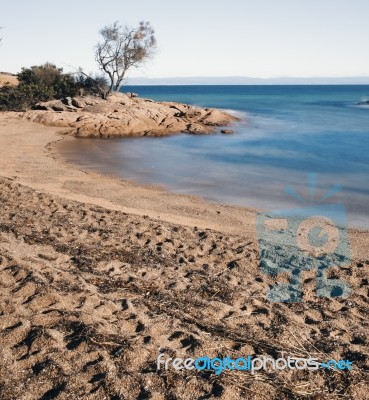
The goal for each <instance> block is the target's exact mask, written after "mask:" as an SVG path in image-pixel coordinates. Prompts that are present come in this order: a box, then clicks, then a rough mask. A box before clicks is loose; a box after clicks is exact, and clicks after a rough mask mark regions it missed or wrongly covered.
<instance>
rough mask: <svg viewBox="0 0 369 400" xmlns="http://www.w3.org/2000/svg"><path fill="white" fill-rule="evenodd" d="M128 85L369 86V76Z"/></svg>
mask: <svg viewBox="0 0 369 400" xmlns="http://www.w3.org/2000/svg"><path fill="white" fill-rule="evenodd" d="M127 85H369V76H366V77H345V78H331V77H321V78H289V77H286V78H248V77H242V76H229V77H178V78H129V79H128V81H127Z"/></svg>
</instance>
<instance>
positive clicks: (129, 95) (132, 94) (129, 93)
mask: <svg viewBox="0 0 369 400" xmlns="http://www.w3.org/2000/svg"><path fill="white" fill-rule="evenodd" d="M126 96H127V97H129V98H130V99H133V98H134V97H138V94H137V93H132V92H127V93H126Z"/></svg>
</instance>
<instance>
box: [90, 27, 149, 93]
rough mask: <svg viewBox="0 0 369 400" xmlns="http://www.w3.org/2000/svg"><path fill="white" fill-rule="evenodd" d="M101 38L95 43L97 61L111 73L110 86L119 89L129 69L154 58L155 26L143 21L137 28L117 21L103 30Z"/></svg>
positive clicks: (106, 71)
mask: <svg viewBox="0 0 369 400" xmlns="http://www.w3.org/2000/svg"><path fill="white" fill-rule="evenodd" d="M100 35H101V37H102V41H101V42H99V43H98V44H97V46H96V61H97V63H98V64H99V67H100V69H101V70H102V71H104V72H105V73H106V74H107V75H108V76H109V83H110V86H109V89H108V90H107V91H106V92H105V98H106V97H107V96H108V95H109V94H110V93H111V91H112V90H114V89H115V91H119V90H120V88H121V86H122V82H123V79H124V77H125V76H126V73H127V71H128V70H129V69H130V68H131V67H139V66H140V65H141V64H142V63H143V62H145V61H146V60H148V59H149V58H151V57H152V56H153V55H154V53H155V49H156V39H155V32H154V29H153V28H152V27H151V25H150V23H149V22H144V21H141V22H140V23H139V25H138V27H137V28H128V27H127V26H126V27H122V26H121V25H119V23H118V22H117V21H116V22H114V23H113V24H112V25H110V26H106V27H105V28H103V29H102V30H101V31H100Z"/></svg>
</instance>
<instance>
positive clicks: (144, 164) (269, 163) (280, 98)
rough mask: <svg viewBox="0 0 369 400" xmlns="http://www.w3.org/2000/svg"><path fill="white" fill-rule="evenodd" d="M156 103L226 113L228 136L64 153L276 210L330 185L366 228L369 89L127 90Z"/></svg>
mask: <svg viewBox="0 0 369 400" xmlns="http://www.w3.org/2000/svg"><path fill="white" fill-rule="evenodd" d="M124 90H125V91H130V92H136V93H138V94H139V95H140V97H148V98H152V99H154V100H166V101H180V102H185V103H189V104H195V105H199V106H207V107H217V108H222V109H226V110H231V112H233V113H235V114H236V115H237V116H239V117H240V118H241V119H242V120H241V122H239V123H236V124H235V126H234V127H233V128H232V129H234V130H235V133H234V134H233V135H222V134H220V133H217V134H215V135H210V136H194V135H186V134H178V135H175V136H171V137H167V138H129V139H114V140H100V139H83V140H82V139H76V141H75V143H73V146H72V147H71V146H69V147H68V148H65V149H64V151H63V152H64V155H65V156H66V157H67V158H68V159H70V160H72V161H74V162H78V163H79V164H81V165H83V166H84V167H91V168H94V169H97V170H99V171H102V172H107V173H110V174H115V175H118V176H120V177H122V178H124V179H133V180H136V181H138V182H141V183H155V184H160V185H163V186H164V187H166V188H168V189H169V190H173V191H176V192H180V193H189V194H195V195H200V196H203V197H205V198H207V199H210V200H214V201H218V202H223V203H229V204H239V205H247V206H251V207H256V208H264V209H278V208H286V207H298V206H301V204H299V202H298V201H296V200H295V199H293V198H291V197H289V196H288V195H286V194H285V192H284V188H285V186H286V185H291V186H293V187H294V188H295V189H296V191H298V192H299V193H300V194H301V195H302V196H303V197H304V198H306V197H308V196H309V187H308V183H307V173H309V172H314V173H318V174H319V176H318V180H317V190H316V193H317V196H318V197H319V196H322V195H323V194H324V193H325V192H326V191H328V190H329V189H330V187H331V186H333V185H335V184H336V183H340V184H341V185H342V188H343V190H342V192H341V193H338V194H336V195H335V196H334V197H332V198H330V199H328V201H330V202H344V204H345V205H346V208H347V213H348V219H349V223H350V224H351V225H355V226H358V227H369V179H368V177H369V107H358V106H356V103H357V102H358V101H362V100H367V99H369V86H141V87H139V86H126V87H125V88H124Z"/></svg>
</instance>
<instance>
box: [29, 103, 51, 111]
mask: <svg viewBox="0 0 369 400" xmlns="http://www.w3.org/2000/svg"><path fill="white" fill-rule="evenodd" d="M32 110H44V111H51V110H52V108H51V107H48V106H45V105H43V104H42V103H37V104H35V105H34V106H33V107H32Z"/></svg>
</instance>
